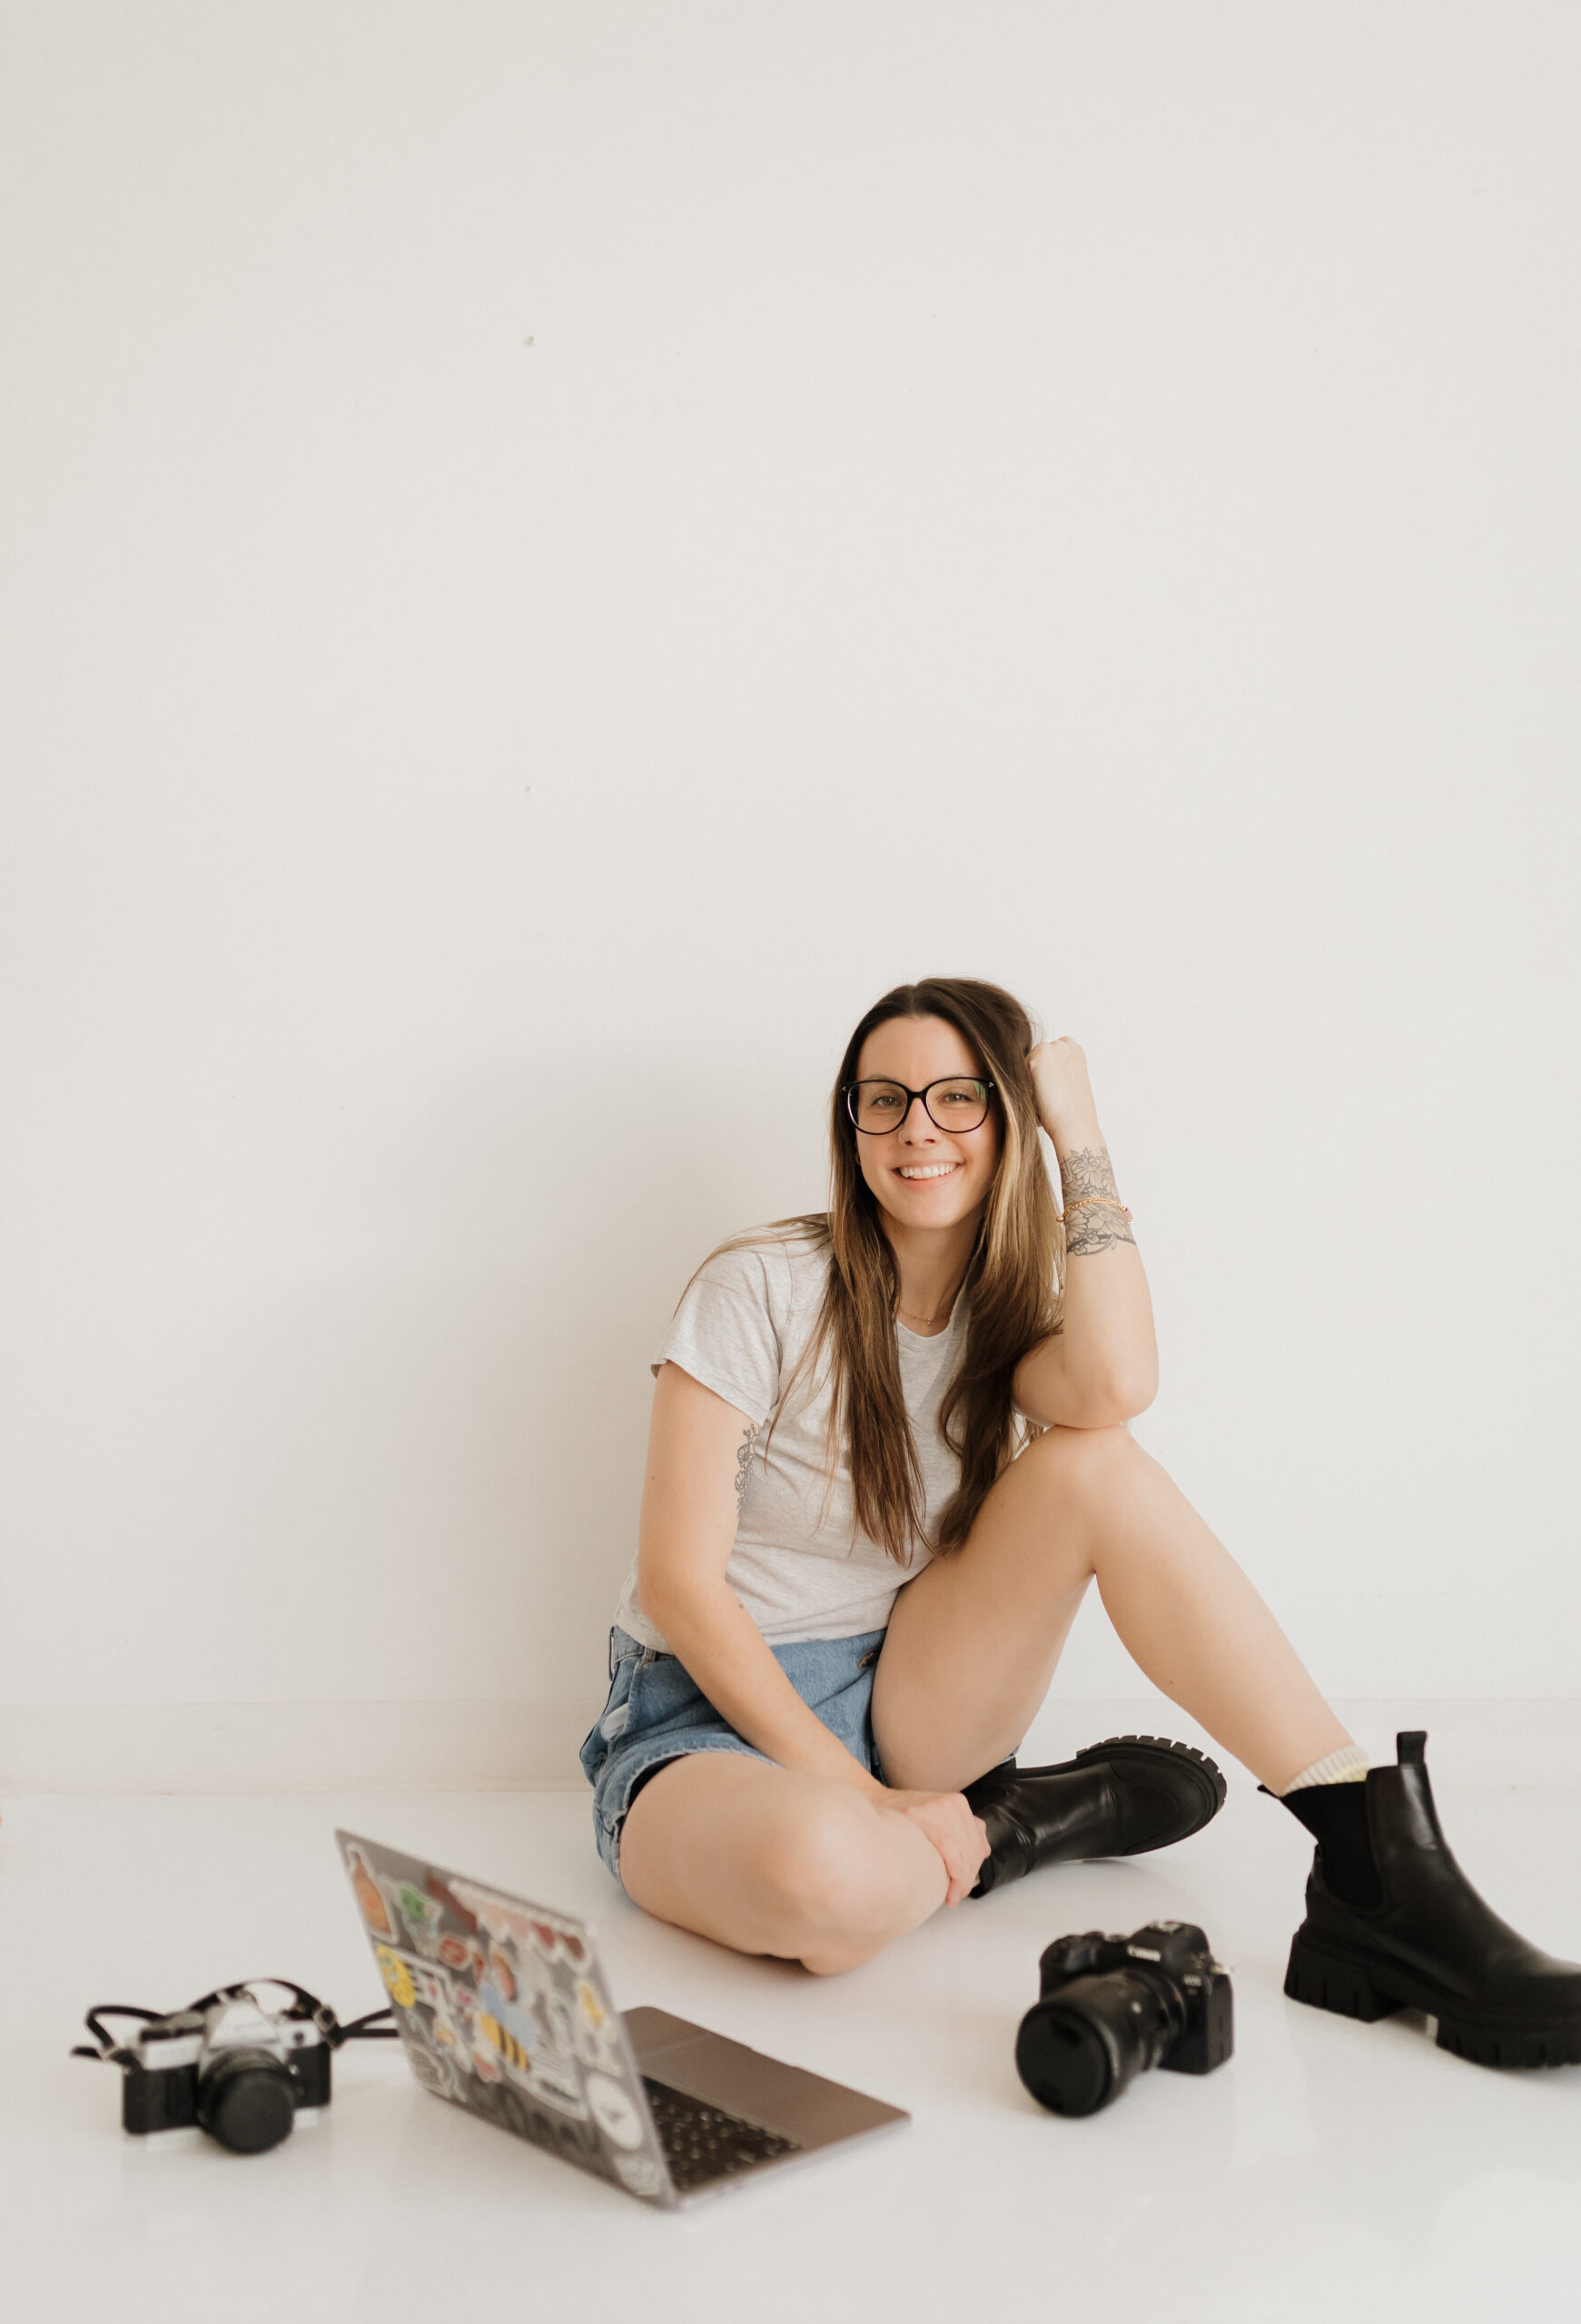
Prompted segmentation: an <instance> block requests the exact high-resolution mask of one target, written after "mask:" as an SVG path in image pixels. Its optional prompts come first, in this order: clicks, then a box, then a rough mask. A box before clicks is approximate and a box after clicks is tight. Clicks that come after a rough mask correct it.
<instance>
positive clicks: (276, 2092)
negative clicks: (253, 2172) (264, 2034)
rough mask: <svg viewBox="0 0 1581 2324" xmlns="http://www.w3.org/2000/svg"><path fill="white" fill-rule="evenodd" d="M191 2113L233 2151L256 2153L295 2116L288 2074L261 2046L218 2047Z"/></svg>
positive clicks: (275, 2142) (272, 2142)
mask: <svg viewBox="0 0 1581 2324" xmlns="http://www.w3.org/2000/svg"><path fill="white" fill-rule="evenodd" d="M197 2114H198V2121H199V2122H201V2123H202V2124H203V2128H204V2130H205V2131H207V2132H208V2133H209V2135H210V2137H211V2138H216V2139H218V2140H219V2142H220V2144H221V2145H222V2146H228V2147H229V2148H230V2149H231V2151H232V2153H233V2154H262V2152H263V2151H264V2149H265V2148H266V2147H272V2146H278V2145H279V2144H280V2142H281V2140H282V2138H284V2137H285V2135H286V2133H287V2132H288V2131H289V2130H290V2129H291V2124H292V2122H294V2121H295V2120H296V2102H295V2099H294V2096H293V2094H292V2092H291V2075H290V2073H288V2072H287V2070H286V2068H285V2067H284V2066H283V2065H282V2063H281V2062H280V2060H279V2059H278V2058H275V2057H271V2055H270V2053H269V2052H268V2051H267V2050H225V2051H222V2053H221V2054H220V2055H219V2057H217V2058H216V2059H215V2061H214V2063H213V2064H212V2066H211V2067H210V2069H209V2071H208V2072H207V2073H205V2074H204V2075H203V2079H202V2081H201V2082H200V2083H199V2084H198V2105H197Z"/></svg>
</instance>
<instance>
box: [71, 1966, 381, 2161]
mask: <svg viewBox="0 0 1581 2324" xmlns="http://www.w3.org/2000/svg"><path fill="white" fill-rule="evenodd" d="M260 1985H266V1986H267V1985H283V1986H284V1988H285V1990H286V1992H288V1993H289V1994H291V2001H290V2003H289V2004H287V2005H286V2006H284V2007H282V2008H277V2009H272V2008H270V2007H268V2006H267V2005H266V2004H265V2003H264V2002H262V2000H261V1999H260V1998H259V1994H258V1990H257V1989H258V1987H259V1986H260ZM389 2015H390V2012H389V2011H388V2009H377V2010H372V2011H371V2012H370V2013H369V2014H368V2016H366V2017H360V2018H358V2019H357V2020H356V2022H355V2023H354V2024H351V2025H342V2024H341V2023H340V2020H339V2019H338V2018H337V2017H336V2015H335V2013H334V2011H333V2010H332V2009H330V2008H328V2007H327V2006H326V2005H325V2004H323V2003H322V2002H321V2001H319V2000H318V1999H317V1998H316V1996H315V1995H314V1994H310V1993H307V1992H305V1991H304V1990H303V1988H302V1987H301V1985H293V1984H288V1983H287V1981H286V1980H285V1979H283V1978H276V1977H261V1978H258V1979H255V1980H254V1981H253V1983H252V1984H244V1985H225V1986H222V1988H221V1989H220V1990H219V1991H218V1992H217V1993H212V1994H204V1995H203V1999H202V2000H201V2001H195V2002H193V2004H192V2007H191V2008H190V2009H182V2010H177V2011H175V2012H174V2013H173V2014H172V2015H170V2016H167V2017H162V2016H161V2015H160V2014H159V2013H158V2012H157V2011H156V2010H152V2009H132V2008H122V2007H121V2006H119V2005H118V2004H111V2003H109V2002H103V2003H101V2004H100V2005H99V2007H98V2008H97V2009H91V2010H90V2011H89V2012H88V2030H89V2032H90V2033H92V2034H93V2035H94V2039H95V2042H96V2043H97V2047H96V2048H93V2049H90V2048H87V2047H86V2046H84V2047H83V2048H80V2049H78V2050H75V2051H74V2052H73V2055H74V2057H82V2058H106V2059H108V2060H109V2061H110V2063H112V2064H114V2065H118V2066H120V2067H121V2068H122V2069H123V2071H124V2075H125V2079H124V2082H123V2083H122V2085H121V2121H122V2124H123V2127H124V2129H126V2130H128V2131H131V2132H134V2133H135V2134H137V2135H140V2136H141V2135H143V2134H145V2133H146V2132H150V2131H179V2130H185V2129H188V2128H190V2127H191V2126H192V2125H193V2124H194V2123H195V2124H196V2126H197V2127H198V2129H200V2130H203V2131H207V2132H208V2133H209V2136H210V2137H211V2138H212V2139H217V2140H218V2141H219V2142H220V2144H221V2145H222V2146H228V2147H229V2148H231V2150H232V2152H233V2153H236V2154H262V2152H263V2151H264V2149H265V2148H266V2147H272V2146H278V2145H279V2144H280V2142H281V2140H282V2138H284V2137H285V2136H286V2134H287V2132H289V2131H290V2130H291V2126H292V2124H293V2123H294V2122H295V2121H296V2117H297V2112H298V2109H299V2108H301V2107H303V2106H327V2105H328V2104H329V2102H330V2054H331V2051H333V2050H337V2049H339V2047H340V2046H341V2043H342V2042H346V2041H379V2040H384V2039H390V2038H393V2035H394V2030H395V2029H394V2027H393V2026H387V2025H385V2024H382V2023H380V2021H382V2020H384V2019H387V2018H388V2017H389ZM106 2017H132V2018H137V2019H140V2020H141V2021H142V2022H141V2023H140V2024H139V2026H138V2029H137V2033H136V2036H135V2038H134V2039H133V2041H131V2042H130V2043H121V2042H117V2041H116V2040H115V2039H114V2036H113V2035H112V2034H111V2033H109V2032H108V2031H107V2030H106V2029H105V2026H104V2024H103V2020H104V2018H106Z"/></svg>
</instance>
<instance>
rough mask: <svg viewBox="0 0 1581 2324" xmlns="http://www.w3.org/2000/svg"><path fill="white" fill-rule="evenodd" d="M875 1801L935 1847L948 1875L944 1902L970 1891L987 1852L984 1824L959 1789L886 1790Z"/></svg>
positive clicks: (955, 1900) (952, 1901) (953, 1901)
mask: <svg viewBox="0 0 1581 2324" xmlns="http://www.w3.org/2000/svg"><path fill="white" fill-rule="evenodd" d="M875 1804H876V1805H877V1806H879V1807H885V1808H888V1809H889V1810H890V1811H891V1812H892V1813H893V1814H894V1815H897V1816H904V1817H905V1818H906V1820H907V1822H908V1823H912V1824H914V1825H915V1826H916V1827H917V1829H918V1831H919V1832H921V1833H923V1834H924V1836H925V1837H926V1838H927V1839H929V1840H930V1841H931V1842H932V1844H933V1846H934V1847H935V1848H937V1850H938V1852H939V1854H940V1856H942V1857H943V1859H944V1870H945V1872H946V1873H947V1874H948V1875H949V1879H950V1886H949V1892H948V1894H947V1895H946V1896H945V1898H944V1902H945V1904H946V1905H958V1904H959V1903H960V1901H961V1899H962V1897H963V1896H970V1895H971V1893H972V1891H973V1888H974V1887H975V1886H976V1885H977V1875H978V1873H979V1872H980V1871H981V1870H982V1868H983V1858H984V1856H986V1855H987V1854H988V1827H987V1826H986V1825H985V1824H984V1823H983V1818H982V1817H981V1816H973V1813H972V1810H971V1808H970V1807H968V1806H967V1804H966V1797H965V1794H964V1793H963V1792H959V1791H886V1792H884V1794H883V1796H882V1797H879V1798H877V1799H876V1800H875Z"/></svg>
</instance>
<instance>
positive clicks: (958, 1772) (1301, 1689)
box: [873, 1428, 1350, 1791]
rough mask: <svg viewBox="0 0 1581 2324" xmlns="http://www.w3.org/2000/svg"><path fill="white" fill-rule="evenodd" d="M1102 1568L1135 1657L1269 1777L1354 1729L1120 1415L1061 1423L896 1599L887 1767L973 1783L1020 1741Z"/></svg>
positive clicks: (882, 1696)
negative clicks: (1095, 1423)
mask: <svg viewBox="0 0 1581 2324" xmlns="http://www.w3.org/2000/svg"><path fill="white" fill-rule="evenodd" d="M1094 1576H1096V1578H1097V1581H1098V1589H1099V1592H1100V1595H1101V1596H1102V1600H1103V1604H1104V1608H1105V1610H1106V1611H1107V1613H1108V1615H1109V1619H1110V1620H1111V1621H1112V1623H1113V1625H1114V1627H1115V1630H1117V1631H1118V1633H1119V1635H1120V1639H1121V1641H1122V1644H1123V1645H1124V1647H1125V1648H1126V1649H1127V1651H1128V1652H1129V1653H1130V1654H1131V1658H1132V1659H1133V1660H1134V1661H1135V1662H1136V1663H1137V1664H1138V1665H1139V1666H1140V1668H1141V1669H1142V1670H1143V1671H1144V1672H1145V1673H1146V1675H1147V1676H1148V1678H1150V1679H1151V1680H1152V1682H1153V1684H1154V1685H1155V1686H1156V1687H1160V1688H1161V1689H1162V1690H1163V1692H1164V1693H1165V1694H1166V1695H1168V1696H1169V1697H1170V1699H1171V1701H1172V1702H1176V1703H1179V1705H1180V1706H1181V1709H1182V1710H1184V1711H1187V1712H1189V1713H1190V1715H1191V1718H1194V1719H1196V1720H1197V1721H1198V1722H1199V1724H1200V1725H1201V1726H1202V1727H1205V1728H1207V1730H1208V1732H1209V1734H1210V1735H1211V1736H1212V1737H1213V1738H1214V1739H1215V1740H1216V1741H1217V1742H1219V1743H1221V1744H1222V1745H1223V1747H1224V1748H1225V1749H1226V1750H1227V1751H1229V1752H1230V1753H1231V1754H1232V1755H1233V1757H1234V1758H1237V1759H1239V1760H1240V1762H1241V1764H1242V1766H1243V1767H1248V1768H1250V1769H1251V1771H1252V1773H1253V1774H1254V1775H1255V1776H1257V1777H1259V1778H1260V1781H1262V1782H1263V1783H1266V1784H1267V1785H1268V1787H1269V1788H1270V1790H1273V1791H1278V1790H1280V1788H1281V1787H1283V1786H1284V1785H1286V1784H1288V1783H1289V1782H1290V1777H1292V1776H1296V1775H1299V1773H1300V1771H1301V1769H1302V1768H1306V1767H1309V1766H1310V1765H1311V1763H1312V1762H1313V1760H1315V1759H1320V1758H1325V1757H1326V1756H1327V1755H1328V1753H1329V1752H1330V1751H1335V1750H1338V1749H1339V1748H1340V1747H1341V1746H1342V1745H1344V1744H1346V1743H1348V1742H1349V1740H1350V1738H1349V1735H1348V1734H1347V1733H1346V1731H1345V1729H1344V1728H1343V1727H1341V1725H1340V1724H1339V1720H1338V1719H1337V1718H1335V1716H1334V1714H1333V1712H1332V1711H1331V1710H1330V1709H1329V1706H1328V1704H1327V1703H1326V1702H1325V1701H1324V1700H1323V1698H1322V1696H1321V1695H1320V1694H1319V1692H1318V1689H1317V1688H1316V1687H1315V1686H1314V1684H1313V1682H1312V1680H1311V1679H1310V1678H1309V1676H1308V1674H1307V1671H1306V1670H1305V1669H1304V1668H1303V1666H1302V1664H1301V1663H1300V1661H1299V1659H1298V1657H1297V1655H1296V1653H1295V1650H1294V1649H1293V1648H1292V1647H1291V1645H1290V1641H1289V1640H1288V1639H1287V1638H1286V1637H1285V1635H1284V1632H1283V1631H1282V1630H1280V1627H1279V1625H1278V1623H1277V1622H1276V1621H1275V1620H1274V1619H1273V1616H1272V1615H1271V1614H1270V1612H1269V1610H1268V1608H1267V1607H1266V1606H1265V1605H1264V1604H1263V1602H1262V1600H1261V1599H1260V1597H1259V1596H1258V1594H1257V1592H1256V1590H1254V1589H1253V1588H1252V1586H1251V1584H1250V1581H1248V1580H1247V1578H1246V1576H1245V1574H1243V1573H1242V1572H1241V1571H1240V1567H1239V1566H1238V1565H1237V1564H1236V1562H1235V1561H1234V1559H1233V1558H1232V1557H1231V1556H1230V1553H1229V1551H1227V1550H1226V1549H1225V1548H1224V1546H1223V1544H1222V1543H1221V1542H1220V1541H1219V1540H1218V1539H1217V1538H1216V1537H1215V1535H1214V1534H1213V1533H1212V1532H1210V1530H1209V1528H1208V1527H1207V1526H1206V1525H1205V1524H1204V1523H1203V1521H1202V1520H1201V1517H1199V1516H1198V1514H1197V1512H1196V1511H1195V1510H1194V1509H1193V1508H1192V1507H1191V1503H1190V1502H1188V1501H1187V1500H1186V1498H1185V1496H1184V1494H1183V1493H1182V1492H1181V1491H1180V1488H1179V1487H1178V1486H1177V1485H1176V1484H1175V1482H1173V1480H1172V1479H1171V1477H1170V1476H1169V1474H1168V1473H1167V1472H1166V1471H1165V1470H1163V1469H1162V1468H1161V1467H1160V1465H1159V1463H1158V1462H1156V1461H1154V1460H1153V1459H1152V1458H1151V1455H1150V1454H1148V1453H1146V1452H1143V1451H1142V1449H1141V1445H1140V1444H1138V1443H1136V1442H1135V1440H1134V1438H1132V1437H1131V1435H1130V1434H1129V1433H1128V1432H1127V1431H1126V1430H1125V1429H1123V1428H1094V1429H1083V1428H1052V1429H1049V1430H1048V1431H1047V1432H1046V1433H1044V1434H1043V1435H1042V1436H1040V1437H1039V1438H1037V1440H1036V1441H1035V1442H1034V1443H1033V1444H1031V1445H1029V1446H1028V1448H1027V1450H1026V1451H1025V1452H1023V1453H1022V1454H1021V1456H1020V1458H1019V1459H1018V1460H1016V1461H1014V1462H1012V1464H1011V1466H1010V1467H1009V1469H1007V1470H1006V1472H1005V1473H1004V1475H1003V1477H1002V1478H1001V1479H1000V1481H999V1482H998V1483H997V1484H996V1485H995V1486H994V1488H993V1492H991V1493H990V1494H989V1496H988V1499H987V1500H986V1501H985V1502H983V1508H982V1511H981V1512H980V1513H979V1515H978V1519H977V1522H976V1523H975V1525H974V1526H973V1529H972V1533H971V1538H970V1539H969V1540H968V1541H967V1542H966V1544H965V1546H964V1547H963V1549H962V1550H960V1551H958V1552H957V1553H956V1554H955V1555H954V1556H953V1557H948V1558H938V1559H935V1560H934V1563H933V1564H932V1565H930V1566H928V1567H926V1568H925V1569H924V1571H923V1572H922V1573H920V1574H919V1575H918V1576H917V1578H916V1580H915V1581H912V1582H908V1583H907V1585H906V1587H905V1588H904V1590H902V1591H901V1593H900V1596H899V1598H898V1599H897V1600H896V1601H895V1606H894V1613H893V1615H892V1616H891V1619H890V1625H889V1635H888V1637H887V1639H886V1640H885V1641H884V1651H883V1653H882V1655H881V1656H880V1658H879V1662H878V1670H877V1675H876V1681H875V1684H874V1697H873V1718H874V1731H875V1733H876V1735H877V1738H878V1748H879V1750H880V1752H881V1753H882V1755H883V1758H884V1771H885V1773H886V1774H887V1775H888V1777H889V1778H890V1780H891V1782H893V1783H899V1784H905V1785H908V1786H912V1787H916V1788H918V1789H925V1790H934V1789H936V1790H959V1789H962V1788H963V1787H965V1785H967V1784H968V1783H971V1782H973V1781H974V1780H975V1778H976V1777H978V1776H980V1775H983V1773H985V1771H986V1770H987V1769H988V1768H991V1767H993V1766H995V1765H996V1764H997V1763H998V1762H999V1761H1000V1760H1001V1759H1003V1758H1006V1757H1007V1756H1008V1755H1009V1754H1010V1753H1011V1752H1012V1751H1013V1750H1015V1749H1016V1748H1017V1747H1018V1745H1019V1744H1020V1742H1021V1739H1022V1737H1023V1735H1024V1734H1025V1732H1026V1730H1027V1728H1028V1727H1029V1726H1030V1725H1031V1723H1032V1720H1033V1717H1034V1716H1035V1714H1036V1712H1037V1710H1038V1709H1039V1707H1040V1706H1041V1704H1042V1699H1043V1697H1044V1695H1045V1694H1046V1693H1047V1692H1048V1688H1049V1682H1050V1680H1051V1679H1052V1677H1053V1673H1054V1666H1055V1664H1056V1663H1057V1662H1058V1660H1059V1659H1060V1652H1061V1649H1062V1647H1063V1645H1064V1643H1065V1640H1066V1637H1067V1636H1068V1635H1069V1632H1070V1628H1071V1624H1072V1621H1073V1620H1075V1617H1076V1610H1077V1608H1078V1607H1079V1606H1080V1604H1081V1602H1082V1594H1083V1592H1084V1591H1085V1590H1086V1587H1087V1584H1088V1582H1089V1581H1091V1580H1092V1578H1093V1577H1094Z"/></svg>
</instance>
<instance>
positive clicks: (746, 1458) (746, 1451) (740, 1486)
mask: <svg viewBox="0 0 1581 2324" xmlns="http://www.w3.org/2000/svg"><path fill="white" fill-rule="evenodd" d="M756 1434H757V1423H756V1421H748V1422H747V1423H746V1428H745V1429H744V1430H743V1431H742V1434H741V1443H740V1444H739V1445H738V1447H737V1448H736V1508H737V1509H739V1508H740V1507H741V1504H742V1502H744V1501H745V1500H746V1478H747V1471H748V1468H749V1466H750V1464H751V1461H752V1440H753V1438H754V1437H755V1436H756Z"/></svg>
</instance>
